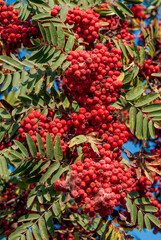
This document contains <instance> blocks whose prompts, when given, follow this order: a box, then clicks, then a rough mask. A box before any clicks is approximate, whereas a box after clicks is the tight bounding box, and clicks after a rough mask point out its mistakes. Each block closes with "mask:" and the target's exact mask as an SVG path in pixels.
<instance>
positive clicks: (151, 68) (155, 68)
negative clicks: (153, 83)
mask: <svg viewBox="0 0 161 240" xmlns="http://www.w3.org/2000/svg"><path fill="white" fill-rule="evenodd" d="M159 71H160V67H159V65H157V64H155V63H153V62H152V60H151V59H148V60H145V63H144V66H143V68H142V69H141V71H140V72H139V75H140V76H142V77H143V78H146V77H149V79H150V80H153V79H154V78H155V77H154V76H152V73H158V72H159Z"/></svg>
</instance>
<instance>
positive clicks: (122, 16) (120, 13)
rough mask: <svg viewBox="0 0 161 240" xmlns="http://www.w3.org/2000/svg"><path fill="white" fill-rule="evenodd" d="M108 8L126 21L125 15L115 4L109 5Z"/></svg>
mask: <svg viewBox="0 0 161 240" xmlns="http://www.w3.org/2000/svg"><path fill="white" fill-rule="evenodd" d="M107 6H108V7H109V9H110V10H111V11H112V12H113V13H115V14H116V15H117V16H118V17H119V18H121V19H123V20H125V16H124V15H123V13H122V12H121V11H120V10H119V9H118V8H117V7H115V6H114V5H113V4H110V3H108V4H107Z"/></svg>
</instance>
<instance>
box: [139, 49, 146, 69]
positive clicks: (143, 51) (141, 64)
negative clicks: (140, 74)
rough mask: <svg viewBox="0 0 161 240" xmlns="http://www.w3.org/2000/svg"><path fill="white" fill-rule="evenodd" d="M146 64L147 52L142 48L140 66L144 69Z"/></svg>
mask: <svg viewBox="0 0 161 240" xmlns="http://www.w3.org/2000/svg"><path fill="white" fill-rule="evenodd" d="M144 63H145V50H144V48H143V47H140V66H141V67H142V66H143V65H144Z"/></svg>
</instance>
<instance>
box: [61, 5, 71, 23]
mask: <svg viewBox="0 0 161 240" xmlns="http://www.w3.org/2000/svg"><path fill="white" fill-rule="evenodd" d="M68 10H69V5H68V4H65V5H64V6H62V8H61V10H60V12H59V14H60V18H61V20H62V22H65V20H66V15H67V12H68Z"/></svg>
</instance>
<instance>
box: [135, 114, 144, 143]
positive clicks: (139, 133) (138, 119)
mask: <svg viewBox="0 0 161 240" xmlns="http://www.w3.org/2000/svg"><path fill="white" fill-rule="evenodd" d="M135 135H136V137H137V138H138V139H143V113H142V112H138V114H137V117H136V132H135Z"/></svg>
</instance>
